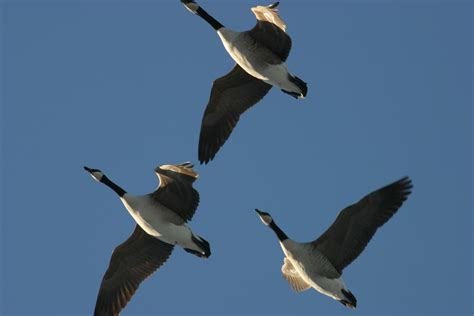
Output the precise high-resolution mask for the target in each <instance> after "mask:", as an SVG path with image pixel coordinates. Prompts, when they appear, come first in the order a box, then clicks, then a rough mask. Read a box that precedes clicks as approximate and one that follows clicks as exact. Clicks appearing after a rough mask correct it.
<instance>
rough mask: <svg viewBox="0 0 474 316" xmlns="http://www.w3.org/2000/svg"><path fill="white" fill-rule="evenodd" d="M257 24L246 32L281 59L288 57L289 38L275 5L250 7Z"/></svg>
mask: <svg viewBox="0 0 474 316" xmlns="http://www.w3.org/2000/svg"><path fill="white" fill-rule="evenodd" d="M252 12H253V13H254V14H255V17H256V18H257V24H256V25H255V26H254V27H253V29H251V30H250V31H247V33H248V34H249V35H250V36H252V37H253V38H254V39H255V40H257V41H258V42H259V43H260V44H262V45H264V46H265V47H267V48H268V49H270V50H271V51H272V52H273V53H274V54H276V55H277V56H278V57H279V58H280V59H281V61H285V60H286V59H287V58H288V55H289V54H290V50H291V38H290V37H289V36H288V34H287V33H286V32H285V30H286V25H285V22H283V20H282V19H281V18H280V16H279V15H278V10H277V9H276V5H275V6H269V7H264V6H257V7H253V8H252Z"/></svg>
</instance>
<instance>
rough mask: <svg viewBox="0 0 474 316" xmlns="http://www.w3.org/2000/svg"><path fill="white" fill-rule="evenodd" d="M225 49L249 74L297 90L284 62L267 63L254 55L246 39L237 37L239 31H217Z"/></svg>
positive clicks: (275, 84)
mask: <svg viewBox="0 0 474 316" xmlns="http://www.w3.org/2000/svg"><path fill="white" fill-rule="evenodd" d="M217 34H218V35H219V37H220V38H221V41H222V43H223V44H224V47H225V49H226V50H227V52H228V53H229V55H230V56H231V57H232V59H233V60H234V61H235V62H236V63H237V64H238V65H239V66H240V67H242V69H244V70H245V71H246V72H247V73H248V74H249V75H251V76H253V77H255V78H257V79H260V80H262V81H264V82H266V83H268V84H271V85H273V86H277V87H279V88H280V89H284V90H287V91H299V90H298V88H297V87H296V86H295V84H293V83H292V82H291V81H289V79H288V75H289V72H288V68H287V67H286V64H285V63H280V64H276V65H273V64H269V63H265V62H264V61H263V60H262V59H261V58H258V56H256V54H255V53H256V52H254V51H252V49H251V48H252V47H249V46H248V43H247V41H245V40H243V39H242V38H239V36H240V35H241V33H240V32H234V31H232V30H229V29H226V28H221V29H219V31H217Z"/></svg>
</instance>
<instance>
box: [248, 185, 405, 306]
mask: <svg viewBox="0 0 474 316" xmlns="http://www.w3.org/2000/svg"><path fill="white" fill-rule="evenodd" d="M412 187H413V186H412V183H411V180H410V179H409V178H408V177H405V178H402V179H400V180H398V181H396V182H394V183H392V184H389V185H387V186H385V187H383V188H381V189H379V190H377V191H374V192H372V193H370V194H368V195H366V196H365V197H364V198H363V199H361V200H360V201H359V202H357V203H355V204H353V205H351V206H348V207H346V208H345V209H343V210H342V211H341V212H340V213H339V215H338V216H337V218H336V220H335V221H334V223H333V224H332V225H331V227H329V228H328V229H327V230H326V232H324V234H322V235H321V236H320V237H319V238H318V239H316V240H315V241H312V242H309V243H299V242H295V241H293V240H291V239H289V238H288V236H287V235H286V234H285V233H284V232H283V231H282V230H281V229H280V228H279V227H278V226H277V225H276V223H275V221H274V220H273V219H272V217H271V216H270V214H268V213H265V212H262V211H259V210H258V209H256V210H255V211H256V212H257V213H258V215H259V216H260V219H261V220H262V222H263V223H264V224H265V225H266V226H268V227H270V228H271V229H272V230H273V231H274V232H275V233H276V235H277V237H278V239H279V241H280V246H281V248H282V249H283V252H284V253H285V258H284V262H283V266H282V268H281V272H282V273H283V276H284V277H285V279H286V280H287V281H288V282H289V284H290V286H291V287H292V288H293V290H295V291H296V292H301V291H305V290H307V289H309V288H311V287H312V288H314V289H315V290H316V291H318V292H320V293H322V294H324V295H327V296H329V297H332V298H333V299H335V300H338V301H339V302H341V303H342V304H343V305H345V306H347V307H350V308H355V307H356V305H357V300H356V298H355V296H354V295H353V294H352V293H351V292H350V291H349V290H348V289H347V287H346V285H345V283H344V281H343V280H342V277H341V276H342V270H343V269H344V268H345V267H347V266H348V265H349V264H351V262H352V261H354V259H356V258H357V257H358V256H359V255H360V253H361V252H362V251H363V250H364V248H365V247H366V246H367V244H368V242H369V241H370V239H371V238H372V237H373V236H374V234H375V232H376V231H377V229H378V228H379V227H381V226H382V225H383V224H385V222H387V221H388V220H389V219H390V218H391V217H392V216H393V214H395V213H396V212H397V211H398V209H399V208H400V207H401V206H402V204H403V202H404V201H405V200H406V199H407V197H408V195H409V194H410V193H411V188H412Z"/></svg>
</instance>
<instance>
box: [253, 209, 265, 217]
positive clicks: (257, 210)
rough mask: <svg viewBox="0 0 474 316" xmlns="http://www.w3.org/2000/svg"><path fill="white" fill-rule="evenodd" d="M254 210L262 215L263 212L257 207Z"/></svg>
mask: <svg viewBox="0 0 474 316" xmlns="http://www.w3.org/2000/svg"><path fill="white" fill-rule="evenodd" d="M255 212H257V214H258V215H260V216H262V215H263V212H261V211H260V210H259V209H257V208H256V209H255Z"/></svg>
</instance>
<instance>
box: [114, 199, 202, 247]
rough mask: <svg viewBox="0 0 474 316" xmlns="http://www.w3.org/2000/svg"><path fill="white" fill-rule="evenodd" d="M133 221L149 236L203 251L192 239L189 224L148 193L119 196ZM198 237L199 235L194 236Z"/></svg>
mask: <svg viewBox="0 0 474 316" xmlns="http://www.w3.org/2000/svg"><path fill="white" fill-rule="evenodd" d="M120 200H121V201H122V203H123V205H124V206H125V208H126V209H127V210H128V212H129V213H130V215H131V216H132V217H133V219H134V220H135V222H136V223H137V224H138V225H139V226H140V227H141V228H142V229H143V230H144V231H145V232H146V233H147V234H148V235H150V236H153V237H155V238H157V239H159V240H161V241H164V242H166V243H168V244H171V245H178V246H181V247H182V248H185V249H192V250H195V251H197V252H202V253H203V254H204V253H205V251H204V250H203V249H202V248H201V247H199V245H197V244H196V243H195V242H194V241H193V240H192V236H195V235H194V234H193V232H192V231H191V229H190V228H189V226H188V225H187V224H186V223H183V221H182V219H180V218H179V217H178V216H177V215H176V214H175V213H174V212H173V211H172V210H170V209H168V208H167V207H165V206H164V205H161V204H160V203H159V202H156V201H153V199H152V198H151V197H150V196H149V195H131V194H126V195H125V196H124V197H122V198H120ZM196 238H199V237H196Z"/></svg>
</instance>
